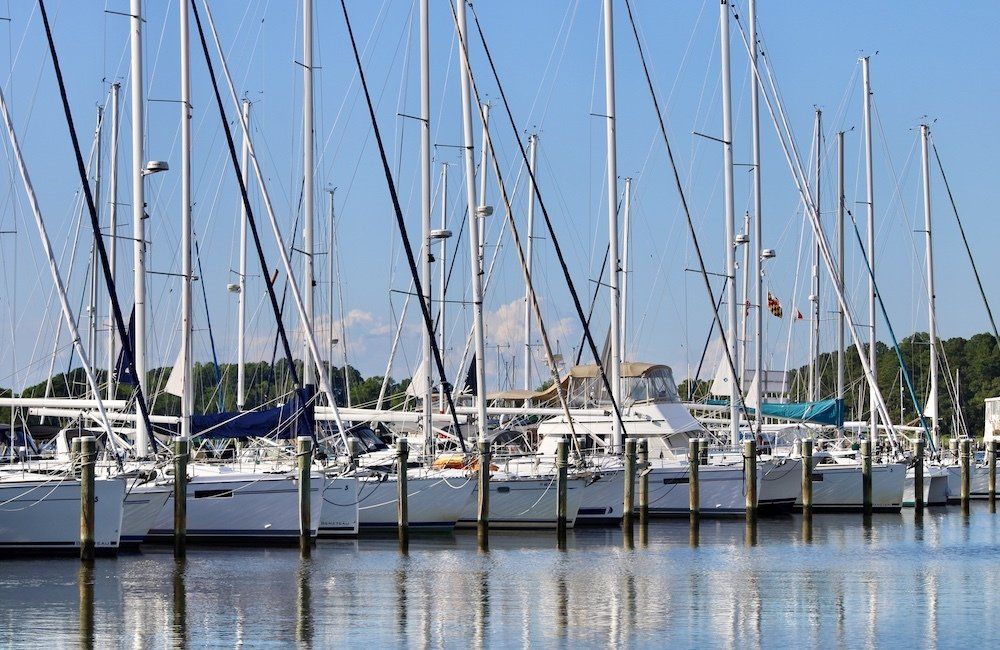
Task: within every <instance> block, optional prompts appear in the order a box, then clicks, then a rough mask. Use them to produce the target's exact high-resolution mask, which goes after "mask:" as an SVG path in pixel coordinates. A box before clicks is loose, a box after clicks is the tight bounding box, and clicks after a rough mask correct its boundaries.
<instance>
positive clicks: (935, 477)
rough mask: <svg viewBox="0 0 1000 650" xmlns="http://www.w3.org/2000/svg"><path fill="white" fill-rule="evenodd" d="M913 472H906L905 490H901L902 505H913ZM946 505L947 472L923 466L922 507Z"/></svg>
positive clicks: (931, 466) (940, 468)
mask: <svg viewBox="0 0 1000 650" xmlns="http://www.w3.org/2000/svg"><path fill="white" fill-rule="evenodd" d="M913 480H914V471H913V469H912V468H911V469H909V470H907V472H906V488H905V489H904V490H903V505H904V506H910V507H912V506H913V505H915V503H916V501H915V500H914V492H913ZM947 503H948V470H947V469H945V468H943V467H936V466H934V465H927V464H925V465H924V505H925V506H943V505H946V504H947Z"/></svg>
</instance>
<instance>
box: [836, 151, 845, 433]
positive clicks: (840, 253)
mask: <svg viewBox="0 0 1000 650" xmlns="http://www.w3.org/2000/svg"><path fill="white" fill-rule="evenodd" d="M837 290H838V291H839V292H840V293H843V292H844V132H843V131H841V132H839V133H837ZM844 357H845V350H844V308H843V307H841V306H839V305H838V306H837V399H838V400H840V401H841V402H843V400H844V361H845V359H844ZM839 433H840V435H841V436H843V435H844V427H843V426H841V427H840V431H839Z"/></svg>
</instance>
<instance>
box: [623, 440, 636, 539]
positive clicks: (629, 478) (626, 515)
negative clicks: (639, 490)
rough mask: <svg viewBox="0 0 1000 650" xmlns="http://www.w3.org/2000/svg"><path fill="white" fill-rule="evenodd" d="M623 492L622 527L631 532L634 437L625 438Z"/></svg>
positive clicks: (633, 490) (627, 532)
mask: <svg viewBox="0 0 1000 650" xmlns="http://www.w3.org/2000/svg"><path fill="white" fill-rule="evenodd" d="M624 460H625V494H624V495H623V496H624V498H623V499H622V528H623V529H624V530H625V533H626V534H627V535H631V534H632V523H633V521H634V518H633V517H634V514H635V438H628V439H626V440H625V458H624Z"/></svg>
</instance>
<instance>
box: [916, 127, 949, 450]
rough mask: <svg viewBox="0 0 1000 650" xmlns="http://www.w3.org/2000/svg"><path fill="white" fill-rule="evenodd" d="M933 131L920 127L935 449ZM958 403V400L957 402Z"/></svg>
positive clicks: (936, 365) (935, 350)
mask: <svg viewBox="0 0 1000 650" xmlns="http://www.w3.org/2000/svg"><path fill="white" fill-rule="evenodd" d="M930 134H931V129H930V127H929V126H928V125H926V124H921V125H920V154H921V161H922V162H923V177H924V228H925V229H926V230H927V240H926V242H927V252H926V256H927V335H928V338H929V339H930V353H931V354H930V368H929V369H928V370H929V372H930V375H931V394H930V397H929V398H928V400H927V404H928V406H929V408H928V409H927V410H928V411H929V415H930V418H931V438H932V439H933V443H934V447H935V448H937V446H938V438H939V428H938V353H937V318H936V313H935V308H936V305H935V301H936V297H935V295H934V238H933V236H932V234H931V173H930V160H929V158H928V155H927V143H928V140H929V138H930ZM956 403H957V400H956Z"/></svg>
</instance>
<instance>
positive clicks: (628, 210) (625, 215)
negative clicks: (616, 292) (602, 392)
mask: <svg viewBox="0 0 1000 650" xmlns="http://www.w3.org/2000/svg"><path fill="white" fill-rule="evenodd" d="M631 230H632V178H631V177H628V176H626V177H625V199H624V201H623V206H622V303H621V315H622V317H621V323H622V324H621V338H622V344H621V353H622V358H625V357H627V356H628V348H627V347H626V343H628V277H629V275H630V274H631V273H632V271H631V267H630V266H629V259H628V258H629V254H630V249H631V248H632V246H631V243H632V242H631V239H630V236H631Z"/></svg>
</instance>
